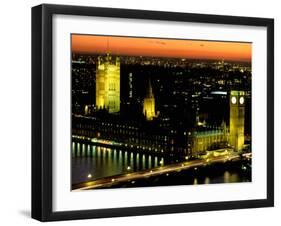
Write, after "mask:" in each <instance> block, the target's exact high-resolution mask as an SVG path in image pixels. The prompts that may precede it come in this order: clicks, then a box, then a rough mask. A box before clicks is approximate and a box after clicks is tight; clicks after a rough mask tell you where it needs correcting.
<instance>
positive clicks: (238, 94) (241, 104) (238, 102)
mask: <svg viewBox="0 0 281 226" xmlns="http://www.w3.org/2000/svg"><path fill="white" fill-rule="evenodd" d="M229 104H230V120H229V143H230V145H231V146H233V148H234V150H235V151H241V150H242V148H243V146H244V119H245V92H244V91H231V93H230V103H229Z"/></svg>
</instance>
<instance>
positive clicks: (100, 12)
mask: <svg viewBox="0 0 281 226" xmlns="http://www.w3.org/2000/svg"><path fill="white" fill-rule="evenodd" d="M55 14H63V15H81V16H98V17H110V18H128V19H146V20H162V21H181V22H196V23H212V24H223V25H246V26H257V27H266V29H267V150H266V151H267V160H266V161H267V172H266V174H267V198H266V199H257V200H247V201H225V202H209V203H194V204H172V203H171V204H170V205H160V206H143V207H129V208H111V209H95V210H73V211H63V212H54V211H53V210H52V202H53V201H52V200H53V195H52V136H53V134H52V110H53V106H52V98H53V94H52V87H53V84H52V82H53V80H52V18H53V15H55ZM271 206H274V20H273V19H268V18H252V17H237V16H221V15H203V14H190V13H176V12H160V11H143V10H132V9H116V8H115V9H114V8H96V7H82V6H66V5H49V4H43V5H39V6H35V7H33V8H32V218H34V219H37V220H40V221H56V220H73V219H86V218H104V217H122V216H135V215H149V214H167V213H180V212H194V211H210V210H228V209H242V208H257V207H271Z"/></svg>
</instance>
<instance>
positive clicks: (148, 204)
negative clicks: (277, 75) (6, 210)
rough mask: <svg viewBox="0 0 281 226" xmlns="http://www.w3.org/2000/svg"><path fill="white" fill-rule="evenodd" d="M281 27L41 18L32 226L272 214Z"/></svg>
mask: <svg viewBox="0 0 281 226" xmlns="http://www.w3.org/2000/svg"><path fill="white" fill-rule="evenodd" d="M273 74H274V21H273V19H268V18H250V17H235V16H219V15H202V14H189V13H176V12H160V11H142V10H131V9H130V10H129V9H113V8H95V7H81V6H64V5H46V4H43V5H39V6H35V7H33V8H32V217H33V218H35V219H38V220H40V221H54V220H70V219H84V218H101V217H121V216H134V215H147V214H166V213H179V212H191V211H209V210H226V209H238V208H256V207H270V206H273V205H274V190H273V189H274V184H273V183H274V180H273V178H274V170H273V169H274V167H273V163H274V161H273V155H274V128H273V125H274V122H273V120H274V117H273V116H274V115H273V114H274V111H273V108H274V106H273V103H274V90H273V88H274V83H273V82H274V77H273V76H274V75H273Z"/></svg>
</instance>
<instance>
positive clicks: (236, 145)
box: [188, 90, 245, 155]
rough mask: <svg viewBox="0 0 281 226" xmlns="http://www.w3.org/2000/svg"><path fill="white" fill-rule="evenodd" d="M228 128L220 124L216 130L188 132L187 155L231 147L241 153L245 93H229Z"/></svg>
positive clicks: (206, 129)
mask: <svg viewBox="0 0 281 226" xmlns="http://www.w3.org/2000/svg"><path fill="white" fill-rule="evenodd" d="M229 102H230V103H229V109H230V110H229V111H230V112H229V128H227V127H226V125H225V123H222V125H221V126H220V127H217V128H209V129H208V128H205V129H203V130H202V131H200V129H199V128H198V129H196V130H194V131H193V132H189V139H188V140H189V143H188V153H192V155H198V154H202V153H204V152H206V151H208V150H215V149H220V148H222V147H224V146H225V147H226V146H227V147H231V148H233V149H234V151H241V150H242V149H243V147H244V120H245V92H244V91H234V90H233V91H231V92H230V101H229Z"/></svg>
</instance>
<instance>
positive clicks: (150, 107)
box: [143, 80, 156, 121]
mask: <svg viewBox="0 0 281 226" xmlns="http://www.w3.org/2000/svg"><path fill="white" fill-rule="evenodd" d="M143 114H144V115H145V117H146V120H148V121H150V120H153V118H154V117H155V116H156V115H155V99H154V95H153V91H152V86H151V82H150V80H149V82H148V88H147V93H146V96H145V98H144V101H143Z"/></svg>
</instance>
